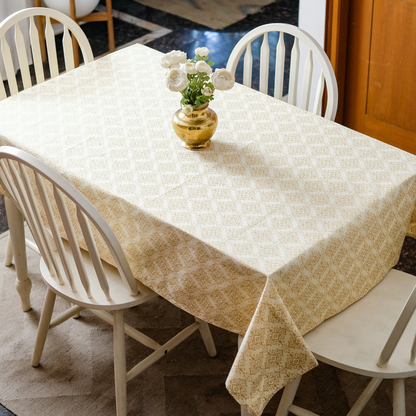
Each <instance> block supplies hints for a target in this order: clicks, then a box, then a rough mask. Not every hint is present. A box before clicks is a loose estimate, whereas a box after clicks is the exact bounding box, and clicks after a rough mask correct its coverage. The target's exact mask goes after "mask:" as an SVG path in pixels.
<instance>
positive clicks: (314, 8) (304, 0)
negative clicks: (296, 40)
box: [297, 0, 326, 110]
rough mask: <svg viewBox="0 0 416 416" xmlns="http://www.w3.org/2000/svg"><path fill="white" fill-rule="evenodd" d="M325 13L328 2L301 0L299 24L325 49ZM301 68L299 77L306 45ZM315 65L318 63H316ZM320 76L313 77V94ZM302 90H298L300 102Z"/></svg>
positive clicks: (303, 57) (304, 55)
mask: <svg viewBox="0 0 416 416" xmlns="http://www.w3.org/2000/svg"><path fill="white" fill-rule="evenodd" d="M325 11H326V0H299V22H298V25H299V27H300V28H301V29H303V30H305V31H306V32H308V33H309V34H310V35H312V36H313V37H314V38H315V39H316V40H317V42H318V43H319V44H320V45H321V46H322V47H324V41H325ZM300 53H301V59H300V68H299V76H301V74H303V67H304V65H303V62H304V61H305V59H306V51H305V47H304V45H302V44H301V45H300ZM314 65H318V62H315V61H314ZM318 77H319V74H318V73H315V72H314V74H313V76H312V93H314V90H316V84H317V83H318ZM300 94H301V89H300V88H298V97H297V99H298V102H300ZM312 96H313V95H312ZM312 106H313V103H309V110H312Z"/></svg>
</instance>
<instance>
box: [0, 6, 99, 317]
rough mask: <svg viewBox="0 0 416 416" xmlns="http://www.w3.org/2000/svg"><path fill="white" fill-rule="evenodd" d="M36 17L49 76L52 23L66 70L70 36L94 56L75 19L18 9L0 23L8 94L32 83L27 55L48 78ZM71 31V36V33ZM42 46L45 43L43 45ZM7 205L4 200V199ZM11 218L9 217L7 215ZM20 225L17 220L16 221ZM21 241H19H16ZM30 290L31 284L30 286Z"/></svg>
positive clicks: (53, 55) (86, 55)
mask: <svg viewBox="0 0 416 416" xmlns="http://www.w3.org/2000/svg"><path fill="white" fill-rule="evenodd" d="M35 17H36V18H44V19H45V34H44V36H43V37H42V38H43V39H45V42H46V47H47V51H48V63H49V68H48V73H49V74H50V76H51V78H54V77H56V76H58V75H59V65H58V56H57V52H56V45H55V34H54V29H53V27H52V23H56V22H59V23H62V25H63V41H62V44H63V52H64V59H65V70H66V71H70V70H72V69H74V67H75V66H74V50H73V45H72V40H71V36H74V37H75V38H76V39H77V41H78V44H79V46H80V48H81V52H82V56H83V59H84V62H85V63H88V62H92V61H93V60H94V56H93V54H92V50H91V46H90V44H89V41H88V39H87V37H86V36H85V34H84V32H83V31H82V29H81V28H80V27H79V25H78V24H77V23H76V22H74V21H73V20H72V19H71V18H69V17H68V16H66V15H65V14H63V13H61V12H59V11H56V10H52V9H48V8H44V7H34V8H29V9H23V10H19V11H17V12H16V13H14V14H12V15H10V16H9V17H8V18H7V19H5V20H3V22H1V23H0V46H1V48H0V50H1V53H0V57H1V58H2V59H3V62H4V65H5V69H6V76H7V80H6V82H7V85H8V90H9V94H10V95H14V94H17V93H18V92H19V89H27V88H30V87H32V85H33V83H32V78H31V74H30V66H29V60H28V56H31V57H32V61H33V67H34V71H35V76H36V83H37V84H40V83H41V82H44V81H45V79H46V78H47V74H45V70H44V69H45V67H44V65H43V61H42V56H41V46H42V44H41V43H40V41H39V39H40V37H39V33H40V32H38V29H37V27H36V21H35ZM27 18H28V19H29V44H30V50H27V49H26V45H25V41H24V37H23V34H22V32H21V30H20V27H19V22H20V21H22V20H23V19H27ZM9 31H10V32H12V33H14V45H9V44H8V43H7V40H6V33H9ZM70 33H71V36H70ZM10 46H12V47H15V48H16V51H17V56H18V62H19V68H20V74H21V82H19V81H18V78H17V71H16V70H15V68H14V66H13V59H12V55H11V52H10ZM43 46H45V45H43ZM6 97H7V95H6V89H5V85H4V83H3V82H0V100H3V99H5V98H6ZM6 205H7V201H6ZM9 222H10V219H9ZM16 226H19V224H16ZM18 243H19V245H20V243H21V242H20V241H19V242H18ZM25 244H26V246H27V247H28V248H30V249H31V250H33V251H35V252H37V253H38V254H40V253H39V250H38V248H37V247H36V245H35V244H33V243H32V242H31V241H30V240H28V239H26V241H25ZM12 261H13V249H12V244H11V239H9V242H8V246H7V252H6V257H5V260H4V264H5V265H6V266H10V265H11V264H12ZM29 290H30V288H29ZM21 293H22V296H23V297H22V306H23V310H24V311H27V310H30V300H29V298H28V296H25V295H27V289H24V288H22V290H21Z"/></svg>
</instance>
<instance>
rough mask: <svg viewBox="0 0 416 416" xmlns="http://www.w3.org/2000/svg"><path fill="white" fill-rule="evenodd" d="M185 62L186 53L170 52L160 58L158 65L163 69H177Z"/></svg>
mask: <svg viewBox="0 0 416 416" xmlns="http://www.w3.org/2000/svg"><path fill="white" fill-rule="evenodd" d="M185 62H186V53H185V52H181V51H171V52H169V53H167V54H165V55H163V56H162V59H161V60H160V64H161V65H162V66H163V68H172V67H178V66H179V64H184V63H185Z"/></svg>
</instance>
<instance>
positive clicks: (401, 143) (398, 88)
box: [343, 0, 416, 154]
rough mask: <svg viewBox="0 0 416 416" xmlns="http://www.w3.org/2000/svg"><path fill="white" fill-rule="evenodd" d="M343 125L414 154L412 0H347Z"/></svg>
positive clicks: (415, 1)
mask: <svg viewBox="0 0 416 416" xmlns="http://www.w3.org/2000/svg"><path fill="white" fill-rule="evenodd" d="M346 60H347V63H346V75H345V101H344V103H343V104H344V111H343V124H345V125H346V126H348V127H351V128H352V129H354V130H357V131H360V132H362V133H365V134H367V135H369V136H372V137H374V138H377V139H379V140H382V141H383V142H386V143H389V144H391V145H393V146H396V147H399V148H401V149H403V150H406V151H408V152H410V153H413V154H416V0H350V1H349V19H348V42H347V56H346Z"/></svg>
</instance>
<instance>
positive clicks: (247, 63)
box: [243, 43, 253, 88]
mask: <svg viewBox="0 0 416 416" xmlns="http://www.w3.org/2000/svg"><path fill="white" fill-rule="evenodd" d="M252 76H253V55H252V53H251V43H249V44H248V45H247V49H246V53H245V55H244V73H243V85H245V86H246V87H249V88H251V79H252Z"/></svg>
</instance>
